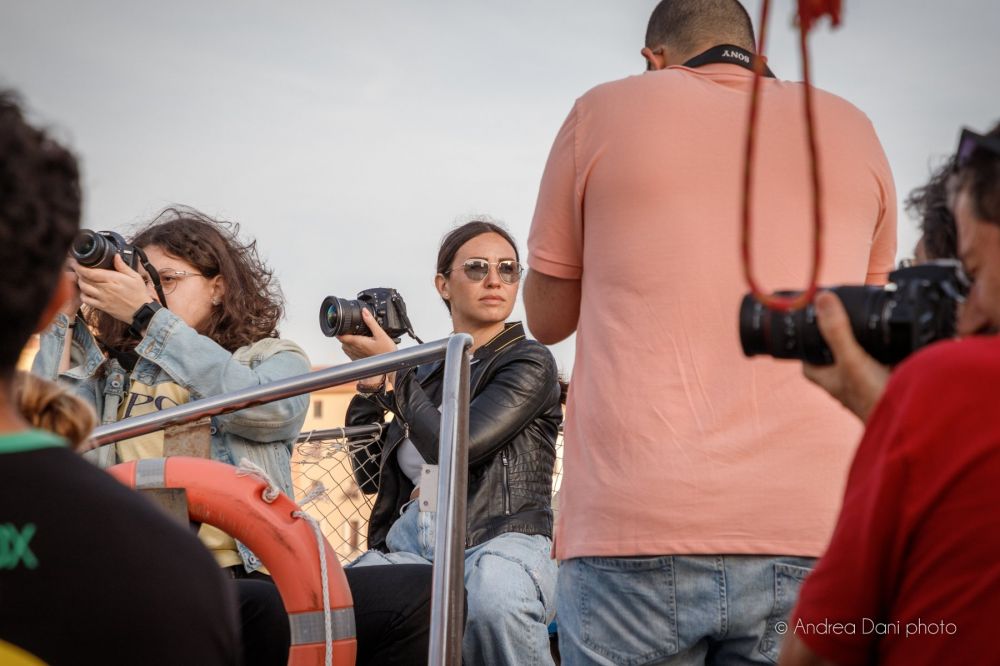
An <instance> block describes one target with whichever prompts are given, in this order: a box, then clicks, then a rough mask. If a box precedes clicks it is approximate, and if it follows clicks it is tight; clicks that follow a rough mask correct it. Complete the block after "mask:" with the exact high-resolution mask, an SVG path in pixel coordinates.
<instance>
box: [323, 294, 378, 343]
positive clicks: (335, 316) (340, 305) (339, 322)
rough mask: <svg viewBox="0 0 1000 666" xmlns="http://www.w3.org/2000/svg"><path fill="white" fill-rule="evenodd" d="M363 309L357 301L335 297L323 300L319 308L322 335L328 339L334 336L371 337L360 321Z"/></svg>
mask: <svg viewBox="0 0 1000 666" xmlns="http://www.w3.org/2000/svg"><path fill="white" fill-rule="evenodd" d="M363 307H365V306H364V305H362V304H361V303H360V302H359V301H349V300H347V299H346V298H337V297H336V296H327V297H326V298H324V299H323V304H322V305H320V308H319V327H320V330H322V331H323V335H325V336H327V337H328V338H332V337H334V336H336V335H371V331H369V330H368V327H367V326H365V324H364V321H363V320H362V319H361V308H363Z"/></svg>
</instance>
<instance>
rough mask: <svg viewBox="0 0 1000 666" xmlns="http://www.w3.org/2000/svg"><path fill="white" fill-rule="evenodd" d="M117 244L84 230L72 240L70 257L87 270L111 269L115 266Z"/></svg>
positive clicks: (103, 235) (98, 234) (105, 237)
mask: <svg viewBox="0 0 1000 666" xmlns="http://www.w3.org/2000/svg"><path fill="white" fill-rule="evenodd" d="M116 252H118V247H117V244H116V243H115V242H114V240H113V239H111V238H109V237H108V236H106V235H105V234H102V233H98V232H96V231H91V230H90V229H84V230H83V231H81V232H80V233H79V234H77V236H76V238H75V239H74V240H73V247H72V248H71V249H70V255H71V256H72V257H73V258H74V259H76V261H77V263H79V264H80V265H81V266H86V267H88V268H112V267H113V266H114V265H115V253H116Z"/></svg>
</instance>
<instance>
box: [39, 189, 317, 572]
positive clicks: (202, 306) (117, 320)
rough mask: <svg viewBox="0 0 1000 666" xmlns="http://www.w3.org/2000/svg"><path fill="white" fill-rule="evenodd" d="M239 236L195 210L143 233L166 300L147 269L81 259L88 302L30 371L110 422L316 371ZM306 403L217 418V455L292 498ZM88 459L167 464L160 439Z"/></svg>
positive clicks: (238, 551) (226, 561)
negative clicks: (244, 462) (284, 327)
mask: <svg viewBox="0 0 1000 666" xmlns="http://www.w3.org/2000/svg"><path fill="white" fill-rule="evenodd" d="M238 233H239V225H237V224H233V223H229V222H220V221H217V220H214V219H212V218H210V217H208V216H207V215H204V214H202V213H200V212H198V211H196V210H192V209H188V208H168V209H167V210H165V211H164V212H163V213H161V214H160V215H159V216H157V217H156V218H155V219H154V220H153V221H152V222H150V223H149V224H148V225H146V226H145V227H143V228H141V229H140V230H139V232H138V233H137V234H135V236H134V237H133V238H132V241H131V242H132V245H134V246H135V247H138V248H141V249H142V250H143V251H144V252H145V254H146V256H147V258H148V260H149V263H150V264H151V265H152V267H153V268H154V269H155V271H156V273H158V277H159V282H160V285H161V290H162V297H161V296H160V295H158V292H157V290H156V289H155V288H154V285H153V284H152V283H153V282H154V281H153V280H151V279H150V275H149V274H148V273H147V272H146V270H145V269H144V268H142V267H140V268H139V269H138V270H133V269H132V268H130V267H129V266H128V265H127V264H126V263H125V262H124V261H123V260H122V258H121V257H120V256H117V255H116V256H115V259H114V268H113V269H108V270H106V269H102V268H88V267H85V266H81V265H76V264H74V266H73V270H75V272H76V275H77V283H78V286H79V299H77V300H76V301H75V302H73V303H70V304H69V305H68V306H67V307H66V308H64V310H63V312H62V314H60V315H58V316H57V317H56V321H55V323H54V324H53V325H52V326H51V327H49V329H48V330H47V331H46V332H45V333H43V334H42V336H41V345H40V350H39V353H38V355H37V356H36V358H35V363H34V367H33V372H34V373H35V374H37V375H39V376H42V377H46V378H50V379H54V378H56V377H58V378H59V380H60V381H61V382H63V383H68V384H70V385H72V386H73V387H74V389H75V392H76V394H77V395H79V396H80V397H82V398H84V400H85V401H87V402H88V403H90V405H91V406H93V407H94V409H95V411H96V412H97V414H98V417H99V419H100V422H101V423H102V424H107V423H113V422H116V421H119V420H121V419H124V418H129V417H133V416H139V415H142V414H149V413H152V412H156V411H159V410H162V409H166V408H168V407H173V406H175V405H179V404H184V403H186V402H189V401H192V400H199V399H202V398H207V397H210V396H215V395H219V394H222V393H228V392H231V391H236V390H239V389H243V388H247V387H249V386H257V385H259V384H266V383H268V382H272V381H275V380H278V379H284V378H287V377H292V376H295V375H300V374H303V373H306V372H308V371H309V369H310V365H309V359H308V358H307V357H306V354H305V352H304V351H302V349H301V348H300V347H299V346H298V345H296V344H294V343H292V342H289V341H287V340H282V339H281V338H279V337H278V328H277V326H278V321H279V319H280V318H281V316H282V314H283V301H282V296H281V292H280V290H279V288H278V285H277V283H276V281H275V280H274V278H273V275H272V271H271V270H270V269H269V268H268V267H267V266H266V265H265V264H264V262H263V261H262V260H261V258H260V256H259V255H258V252H257V245H256V241H250V242H243V241H241V240H240V238H239V236H238ZM163 299H165V301H166V302H162V300H163ZM81 303H82V305H83V308H82V311H83V314H82V315H81V314H78V308H79V307H80V305H81ZM308 406H309V396H307V395H303V396H298V397H294V398H287V399H285V400H279V401H276V402H272V403H268V404H265V405H260V406H259V407H252V408H249V409H244V410H241V411H238V412H233V413H230V414H223V415H220V416H214V417H212V423H211V440H212V441H211V445H212V458H214V459H216V460H219V461H221V462H225V463H229V464H231V465H235V464H237V463H239V461H240V460H241V459H243V458H248V459H250V460H251V461H253V462H255V463H257V464H258V465H260V466H261V467H263V468H264V469H265V470H266V471H267V473H268V474H269V475H270V476H271V478H273V479H274V480H275V481H276V482H277V483H278V485H279V486H280V487H281V489H282V490H283V491H284V492H285V493H287V494H288V495H289V496H292V495H293V490H292V477H291V451H292V449H291V446H292V442H293V441H294V439H295V437H296V436H297V435H298V433H299V430H300V429H301V427H302V423H303V421H304V420H305V417H306V411H307V409H308ZM94 454H97V455H96V456H94ZM89 455H91V456H93V457H96V458H97V462H98V464H100V465H101V466H109V465H113V464H115V463H118V462H126V461H130V460H136V459H139V458H156V457H161V456H162V455H163V433H162V431H160V432H154V433H150V434H148V435H143V436H140V437H134V438H132V439H128V440H124V441H121V442H118V443H117V444H115V445H113V446H106V447H102V449H99V450H98V451H95V452H93V453H92V454H89ZM199 535H200V537H201V539H202V541H203V542H204V544H205V545H206V547H208V548H209V550H211V551H212V553H213V554H214V555H215V558H216V560H217V561H218V562H219V564H220V565H221V566H223V567H227V568H229V569H230V573H231V574H232V575H233V576H234V577H242V576H245V575H247V574H251V573H253V572H255V571H257V570H258V569H259V568H260V566H261V563H260V560H258V559H257V557H256V556H255V555H254V554H253V553H252V552H251V551H250V550H248V549H247V548H246V547H245V546H243V545H242V544H239V543H237V542H235V541H234V540H233V539H232V538H231V537H229V536H228V535H226V534H224V533H223V532H221V531H219V530H217V529H215V528H213V527H210V526H207V525H206V526H203V527H202V528H201V532H200V534H199Z"/></svg>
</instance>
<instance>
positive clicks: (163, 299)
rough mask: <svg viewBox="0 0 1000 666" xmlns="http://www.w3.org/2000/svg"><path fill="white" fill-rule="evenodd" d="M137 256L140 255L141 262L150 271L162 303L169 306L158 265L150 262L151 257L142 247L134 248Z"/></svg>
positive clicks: (150, 277) (150, 276)
mask: <svg viewBox="0 0 1000 666" xmlns="http://www.w3.org/2000/svg"><path fill="white" fill-rule="evenodd" d="M134 252H135V254H136V256H137V257H139V263H141V264H142V267H143V268H145V269H146V272H147V273H149V279H150V281H151V282H152V283H153V288H154V289H155V290H156V295H157V296H159V297H160V305H162V306H163V307H167V296H166V294H164V293H163V285H161V284H160V272H159V271H157V270H156V267H155V266H153V264H151V263H150V262H149V257H147V256H146V253H145V252H143V250H142V248H141V247H137V248H135V250H134Z"/></svg>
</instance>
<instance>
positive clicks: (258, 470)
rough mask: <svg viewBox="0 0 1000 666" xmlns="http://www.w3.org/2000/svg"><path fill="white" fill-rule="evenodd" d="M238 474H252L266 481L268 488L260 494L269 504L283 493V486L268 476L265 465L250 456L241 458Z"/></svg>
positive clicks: (237, 469) (237, 468)
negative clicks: (279, 485)
mask: <svg viewBox="0 0 1000 666" xmlns="http://www.w3.org/2000/svg"><path fill="white" fill-rule="evenodd" d="M236 476H252V477H253V478H255V479H258V480H260V481H263V482H264V483H266V484H267V488H264V492H262V493H261V494H260V497H261V499H263V500H264V501H265V502H267V503H268V504H272V503H274V500H276V499H278V497H279V496H280V495H281V488H279V487H278V484H276V483H275V482H274V481H273V480H271V477H270V476H268V474H267V472H266V471H264V468H263V467H261V466H260V465H258V464H257V463H255V462H253V461H252V460H250V459H249V458H243V459H242V460H240V464H239V465H238V466H237V467H236Z"/></svg>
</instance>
